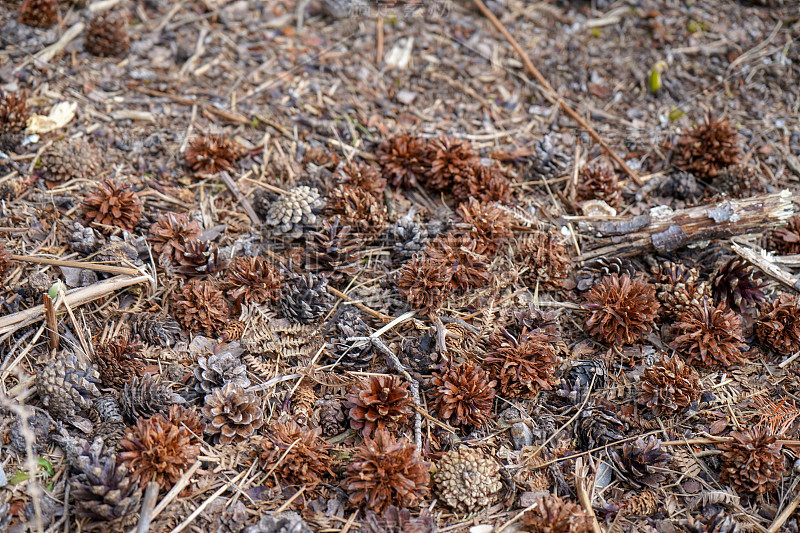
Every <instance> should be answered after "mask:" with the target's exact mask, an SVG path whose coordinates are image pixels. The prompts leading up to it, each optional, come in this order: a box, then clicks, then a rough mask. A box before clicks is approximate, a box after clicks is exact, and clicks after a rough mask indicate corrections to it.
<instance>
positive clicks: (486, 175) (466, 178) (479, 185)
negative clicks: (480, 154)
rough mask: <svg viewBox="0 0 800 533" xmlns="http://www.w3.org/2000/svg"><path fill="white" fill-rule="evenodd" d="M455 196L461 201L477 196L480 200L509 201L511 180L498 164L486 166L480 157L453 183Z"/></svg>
mask: <svg viewBox="0 0 800 533" xmlns="http://www.w3.org/2000/svg"><path fill="white" fill-rule="evenodd" d="M453 196H454V197H455V199H456V200H457V201H459V202H466V201H468V200H469V199H470V198H475V199H476V200H478V201H479V202H508V201H509V199H510V198H511V180H509V179H508V178H507V177H506V176H505V174H503V172H502V170H500V169H499V168H498V167H496V166H485V165H483V164H481V162H480V160H479V159H474V160H473V161H472V162H471V163H470V168H469V169H468V170H467V171H465V172H463V173H461V174H460V175H459V178H458V179H457V180H456V182H455V184H454V185H453Z"/></svg>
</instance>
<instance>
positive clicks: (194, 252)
mask: <svg viewBox="0 0 800 533" xmlns="http://www.w3.org/2000/svg"><path fill="white" fill-rule="evenodd" d="M222 266H223V265H222V261H221V259H220V257H219V255H218V254H217V249H216V247H215V246H214V245H213V244H211V243H209V242H208V241H201V240H200V239H193V240H191V241H189V242H187V243H186V244H185V246H184V250H183V252H182V253H181V254H180V259H179V260H178V268H177V269H176V271H177V272H178V273H180V274H183V275H185V276H208V275H209V274H214V273H216V272H219V271H220V270H221V269H222Z"/></svg>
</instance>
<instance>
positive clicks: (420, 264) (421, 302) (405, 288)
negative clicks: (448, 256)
mask: <svg viewBox="0 0 800 533" xmlns="http://www.w3.org/2000/svg"><path fill="white" fill-rule="evenodd" d="M451 278H452V272H451V271H450V269H449V268H448V267H447V265H446V264H444V263H442V262H441V261H435V260H433V259H430V258H428V257H425V256H424V255H421V254H419V255H415V256H414V258H413V259H411V261H408V262H407V263H405V264H404V265H403V268H402V269H400V275H399V277H398V279H397V289H398V291H399V292H400V295H401V296H402V297H403V298H404V299H405V300H406V301H407V302H408V303H409V305H411V307H413V308H414V309H417V310H418V311H419V312H420V313H422V314H431V313H435V312H436V311H438V310H439V308H440V307H442V305H444V302H445V300H446V299H447V296H448V295H449V294H450V291H451V290H452V285H451V283H452V282H451Z"/></svg>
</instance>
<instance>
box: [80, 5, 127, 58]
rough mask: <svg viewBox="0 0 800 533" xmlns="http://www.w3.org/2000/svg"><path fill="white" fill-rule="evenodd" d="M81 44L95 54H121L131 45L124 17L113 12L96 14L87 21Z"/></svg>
mask: <svg viewBox="0 0 800 533" xmlns="http://www.w3.org/2000/svg"><path fill="white" fill-rule="evenodd" d="M83 46H84V48H85V49H86V51H87V52H89V53H90V54H92V55H95V56H111V57H113V56H121V55H123V54H125V53H126V52H127V51H128V49H129V48H130V46H131V40H130V37H128V28H127V27H126V21H125V18H124V17H122V16H120V15H117V14H114V13H104V14H102V15H96V16H94V17H93V18H92V20H91V21H89V26H88V27H87V28H86V37H84V40H83Z"/></svg>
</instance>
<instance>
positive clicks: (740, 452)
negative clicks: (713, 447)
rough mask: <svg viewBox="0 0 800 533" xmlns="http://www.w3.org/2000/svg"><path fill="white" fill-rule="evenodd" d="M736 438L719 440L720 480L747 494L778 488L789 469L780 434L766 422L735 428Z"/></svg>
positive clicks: (734, 436)
mask: <svg viewBox="0 0 800 533" xmlns="http://www.w3.org/2000/svg"><path fill="white" fill-rule="evenodd" d="M730 436H731V437H733V440H730V441H727V442H723V443H720V444H718V445H717V446H718V448H719V449H720V450H722V452H723V453H722V470H721V472H720V481H721V482H722V483H730V484H731V485H732V486H733V488H735V489H736V490H737V491H739V492H744V493H745V494H764V493H767V492H771V491H773V490H775V488H776V487H777V486H778V484H779V483H780V481H781V478H782V477H783V474H784V473H785V472H786V460H785V458H784V457H783V453H782V451H781V448H782V445H781V443H780V442H778V439H777V437H776V436H775V435H774V434H773V433H772V432H771V431H770V430H769V429H768V428H767V427H763V426H758V427H754V428H752V429H749V430H747V431H744V432H738V431H733V432H731V434H730Z"/></svg>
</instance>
